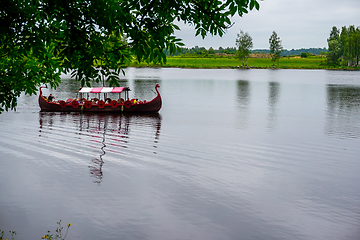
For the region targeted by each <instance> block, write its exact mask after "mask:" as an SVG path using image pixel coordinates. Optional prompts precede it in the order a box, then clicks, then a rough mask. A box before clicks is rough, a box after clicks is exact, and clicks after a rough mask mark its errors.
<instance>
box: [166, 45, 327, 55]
mask: <svg viewBox="0 0 360 240" xmlns="http://www.w3.org/2000/svg"><path fill="white" fill-rule="evenodd" d="M327 51H328V50H327V49H326V48H301V49H291V50H283V52H282V53H281V56H299V55H301V54H302V53H307V54H310V55H325V54H326V52H327ZM251 52H252V53H260V54H261V53H264V54H269V52H270V50H269V49H255V50H252V51H251ZM221 54H223V55H225V54H226V55H229V54H234V55H235V54H236V48H235V47H227V48H222V47H219V49H213V48H212V47H210V48H209V49H206V48H205V47H198V46H195V47H193V48H181V52H178V53H176V54H175V55H173V56H179V55H182V56H183V57H211V56H212V55H221ZM167 56H169V54H168V53H167Z"/></svg>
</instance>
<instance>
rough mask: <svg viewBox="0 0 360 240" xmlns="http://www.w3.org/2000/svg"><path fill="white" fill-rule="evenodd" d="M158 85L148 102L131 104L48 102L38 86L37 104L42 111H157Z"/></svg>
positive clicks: (159, 105) (159, 106) (159, 107)
mask: <svg viewBox="0 0 360 240" xmlns="http://www.w3.org/2000/svg"><path fill="white" fill-rule="evenodd" d="M158 87H159V85H158V84H157V85H156V86H155V90H156V92H157V96H156V97H155V98H154V99H153V100H151V101H149V102H145V101H144V102H139V103H136V104H131V103H129V102H125V103H117V104H113V105H112V104H103V106H101V104H88V105H86V104H76V103H74V102H68V103H66V102H64V101H57V102H48V101H47V100H45V98H44V97H43V96H42V91H41V88H42V87H40V95H39V106H40V108H41V111H43V112H102V113H104V112H112V113H121V112H134V113H135V112H138V113H141V112H144V113H146V112H158V111H159V110H160V109H161V106H162V100H161V96H160V93H159V91H158Z"/></svg>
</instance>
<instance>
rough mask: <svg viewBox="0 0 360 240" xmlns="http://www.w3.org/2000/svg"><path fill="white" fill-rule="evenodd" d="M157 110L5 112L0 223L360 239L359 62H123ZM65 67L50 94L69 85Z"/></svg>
mask: <svg viewBox="0 0 360 240" xmlns="http://www.w3.org/2000/svg"><path fill="white" fill-rule="evenodd" d="M156 83H159V84H160V89H159V90H160V93H161V95H162V98H163V108H162V109H161V111H160V112H159V114H153V115H120V114H75V113H45V112H40V108H39V106H38V103H37V96H21V97H20V98H19V99H18V107H17V110H16V112H14V111H12V112H5V113H3V114H1V115H0V229H1V230H4V231H5V237H6V238H10V235H9V234H8V231H10V230H11V231H16V232H17V235H16V238H15V239H17V240H25V239H26V240H32V239H40V238H41V237H42V236H44V234H46V233H47V231H48V230H50V231H51V232H52V233H53V234H55V229H56V228H57V224H56V222H58V221H59V220H60V219H61V220H62V226H63V227H64V230H63V231H65V230H66V226H67V223H71V224H72V225H71V227H70V229H69V233H68V235H67V237H66V239H69V240H70V239H87V240H89V239H94V240H95V239H96V240H98V239H103V240H105V239H131V240H135V239H136V240H140V239H146V240H148V239H149V240H152V239H156V240H172V239H179V240H184V239H186V240H191V239H193V240H203V239H204V240H205V239H206V240H222V239H224V240H238V239H250V240H251V239H259V240H269V239H274V240H282V239H283V240H288V239H292V240H294V239H295V240H296V239H303V240H312V239H319V240H323V239H326V240H341V239H344V240H359V239H360V72H353V71H323V70H238V69H212V70H202V69H161V68H159V69H149V68H138V69H135V68H129V69H127V70H126V75H125V77H122V80H121V85H122V86H129V87H130V88H131V89H132V90H133V91H132V92H131V95H132V96H134V97H136V98H139V100H142V99H146V100H150V99H152V98H153V97H154V96H155V93H154V92H152V90H153V89H154V86H155V84H156ZM78 89H79V83H77V82H74V81H73V80H70V79H69V78H68V77H67V76H64V77H63V82H62V84H61V85H60V86H59V87H58V88H57V89H56V90H49V89H45V90H44V94H45V95H48V94H49V93H52V94H53V95H55V97H56V99H67V98H69V97H72V98H73V97H75V96H76V94H75V91H76V90H78Z"/></svg>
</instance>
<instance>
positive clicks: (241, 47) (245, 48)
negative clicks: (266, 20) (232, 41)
mask: <svg viewBox="0 0 360 240" xmlns="http://www.w3.org/2000/svg"><path fill="white" fill-rule="evenodd" d="M236 47H237V51H236V56H237V58H238V59H239V60H241V61H242V65H243V66H244V62H245V66H247V59H248V57H249V55H250V53H251V49H252V48H253V42H252V38H251V36H250V35H249V34H248V33H247V32H246V33H244V31H243V30H240V32H239V33H238V34H237V38H236Z"/></svg>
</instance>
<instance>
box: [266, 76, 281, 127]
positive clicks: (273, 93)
mask: <svg viewBox="0 0 360 240" xmlns="http://www.w3.org/2000/svg"><path fill="white" fill-rule="evenodd" d="M279 92H280V84H279V83H277V82H269V97H268V107H269V113H268V128H270V129H271V128H273V127H274V124H275V120H276V104H277V101H278V96H279Z"/></svg>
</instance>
